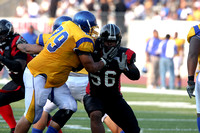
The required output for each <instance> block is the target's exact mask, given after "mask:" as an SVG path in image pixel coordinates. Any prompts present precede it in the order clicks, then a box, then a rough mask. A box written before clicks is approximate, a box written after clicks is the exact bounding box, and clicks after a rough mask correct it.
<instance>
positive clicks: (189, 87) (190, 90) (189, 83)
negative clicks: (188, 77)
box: [187, 81, 195, 98]
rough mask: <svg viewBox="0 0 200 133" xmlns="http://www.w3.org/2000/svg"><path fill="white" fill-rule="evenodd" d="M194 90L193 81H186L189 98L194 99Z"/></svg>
mask: <svg viewBox="0 0 200 133" xmlns="http://www.w3.org/2000/svg"><path fill="white" fill-rule="evenodd" d="M194 88H195V82H194V81H187V93H188V95H189V97H190V98H192V97H195V95H194V94H193V92H194Z"/></svg>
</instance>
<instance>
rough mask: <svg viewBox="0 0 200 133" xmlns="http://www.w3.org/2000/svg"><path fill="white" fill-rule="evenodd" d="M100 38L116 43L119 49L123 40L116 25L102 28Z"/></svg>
mask: <svg viewBox="0 0 200 133" xmlns="http://www.w3.org/2000/svg"><path fill="white" fill-rule="evenodd" d="M100 38H101V40H102V41H103V43H104V42H105V41H116V44H117V45H116V46H117V47H119V46H120V43H121V39H122V35H121V31H120V28H119V27H118V26H117V25H115V24H106V25H104V26H103V27H102V28H101V31H100Z"/></svg>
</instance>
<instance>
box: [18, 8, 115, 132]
mask: <svg viewBox="0 0 200 133" xmlns="http://www.w3.org/2000/svg"><path fill="white" fill-rule="evenodd" d="M96 26H97V24H96V18H95V16H94V15H93V14H92V13H91V12H89V11H80V12H78V13H76V14H75V16H74V17H73V21H67V22H63V23H62V25H61V26H59V27H58V28H57V29H56V30H55V31H54V32H53V34H52V36H51V37H50V38H49V40H48V41H47V43H46V45H45V46H44V48H43V50H42V51H41V52H40V53H39V54H38V55H37V56H36V57H35V58H33V60H31V61H30V62H29V63H28V65H27V68H26V69H25V71H24V84H25V90H26V94H25V105H26V109H25V113H24V116H22V118H21V119H20V121H19V122H18V123H17V126H16V129H15V133H24V132H28V130H29V128H30V126H31V124H32V123H36V122H37V121H38V120H39V119H40V117H41V115H42V110H43V106H44V105H45V103H46V100H47V99H48V98H50V99H51V100H52V101H53V102H54V103H55V104H56V105H57V106H58V107H59V110H58V111H57V112H56V114H55V115H54V116H53V117H52V121H51V123H50V126H49V127H48V129H47V133H50V132H58V131H59V130H60V128H62V127H63V126H64V124H65V123H66V122H67V121H68V120H69V119H70V117H71V116H72V114H73V113H74V112H75V111H76V108H74V110H71V109H68V105H69V104H70V103H71V102H69V101H68V99H66V98H67V97H66V96H67V94H66V93H65V92H66V90H68V86H67V85H66V84H65V82H66V81H67V79H68V75H69V73H70V71H72V69H73V68H77V67H78V66H79V65H80V64H81V63H82V65H83V66H84V67H85V68H86V70H87V71H88V72H97V71H99V70H101V69H102V68H104V66H105V65H106V64H107V63H108V62H110V61H112V59H113V57H115V56H116V54H117V49H116V48H112V49H110V50H109V51H107V52H106V53H105V54H104V56H103V58H102V59H101V61H99V62H94V61H93V59H92V57H91V55H90V54H91V53H92V52H93V50H94V40H93V39H92V37H91V36H93V31H94V30H93V29H94V28H95V27H96ZM30 79H32V80H30ZM60 86H63V87H60Z"/></svg>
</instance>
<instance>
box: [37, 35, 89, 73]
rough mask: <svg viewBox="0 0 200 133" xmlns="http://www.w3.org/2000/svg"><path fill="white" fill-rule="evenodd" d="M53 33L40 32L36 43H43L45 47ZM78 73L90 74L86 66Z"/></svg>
mask: <svg viewBox="0 0 200 133" xmlns="http://www.w3.org/2000/svg"><path fill="white" fill-rule="evenodd" d="M51 35H52V34H40V35H39V36H38V37H37V40H36V44H38V45H41V46H43V47H44V45H45V43H46V42H47V41H48V40H49V38H50V37H51ZM76 73H80V74H88V72H87V71H86V70H85V68H83V69H82V70H80V71H78V72H76Z"/></svg>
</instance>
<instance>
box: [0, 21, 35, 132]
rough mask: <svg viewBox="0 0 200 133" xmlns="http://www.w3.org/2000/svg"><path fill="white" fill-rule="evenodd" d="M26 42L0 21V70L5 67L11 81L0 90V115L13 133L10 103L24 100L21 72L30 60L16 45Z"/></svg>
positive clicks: (7, 22) (9, 25)
mask: <svg viewBox="0 0 200 133" xmlns="http://www.w3.org/2000/svg"><path fill="white" fill-rule="evenodd" d="M26 43H27V42H26V41H25V40H24V39H23V37H22V36H21V35H19V34H18V33H14V29H13V25H12V24H11V22H9V21H8V20H6V19H2V20H0V63H1V64H0V70H2V68H3V67H4V66H6V67H7V68H8V70H9V75H10V77H11V79H12V80H11V81H10V82H8V83H7V84H6V85H4V86H3V88H2V89H1V90H0V114H1V115H2V117H3V118H4V119H5V121H6V122H7V123H8V125H9V127H10V128H11V132H14V128H15V126H16V122H15V119H14V116H13V112H12V108H11V107H10V105H9V104H10V103H12V102H16V101H19V100H21V99H23V98H24V91H25V90H24V84H23V71H24V69H25V67H26V64H27V63H28V62H29V61H30V60H31V59H32V57H31V56H30V55H29V54H26V53H23V52H21V51H20V50H19V49H18V48H17V45H18V44H26Z"/></svg>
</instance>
